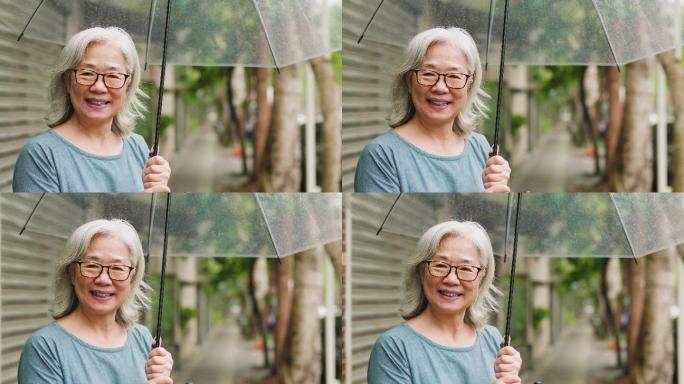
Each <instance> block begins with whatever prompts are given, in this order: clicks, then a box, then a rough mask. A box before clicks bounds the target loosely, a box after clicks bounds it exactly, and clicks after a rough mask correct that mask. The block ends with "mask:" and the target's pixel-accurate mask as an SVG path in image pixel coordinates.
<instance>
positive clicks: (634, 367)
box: [625, 260, 645, 378]
mask: <svg viewBox="0 0 684 384" xmlns="http://www.w3.org/2000/svg"><path fill="white" fill-rule="evenodd" d="M625 274H626V280H627V286H628V291H629V297H630V306H629V323H628V324H627V370H628V372H629V377H630V378H636V377H639V376H640V372H641V356H640V352H641V347H640V345H639V330H640V329H641V322H642V316H643V313H644V285H645V282H644V274H643V271H642V270H641V265H640V264H636V263H635V262H634V261H631V260H630V261H628V262H627V265H626V273H625Z"/></svg>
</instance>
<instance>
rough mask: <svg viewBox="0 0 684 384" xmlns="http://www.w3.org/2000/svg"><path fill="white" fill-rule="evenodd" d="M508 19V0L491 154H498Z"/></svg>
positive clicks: (502, 36) (505, 11)
mask: <svg viewBox="0 0 684 384" xmlns="http://www.w3.org/2000/svg"><path fill="white" fill-rule="evenodd" d="M507 19H508V0H506V3H505V6H504V20H503V33H502V34H501V60H500V62H499V89H498V91H497V96H496V125H495V127H494V144H493V145H492V153H491V155H490V157H491V156H496V155H498V154H499V121H500V120H501V99H502V88H503V82H504V61H505V60H506V20H507Z"/></svg>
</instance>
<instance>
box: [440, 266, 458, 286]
mask: <svg viewBox="0 0 684 384" xmlns="http://www.w3.org/2000/svg"><path fill="white" fill-rule="evenodd" d="M443 281H444V282H445V283H450V284H461V280H459V278H458V275H457V274H456V268H454V267H452V268H451V270H449V274H447V275H446V276H444V278H443Z"/></svg>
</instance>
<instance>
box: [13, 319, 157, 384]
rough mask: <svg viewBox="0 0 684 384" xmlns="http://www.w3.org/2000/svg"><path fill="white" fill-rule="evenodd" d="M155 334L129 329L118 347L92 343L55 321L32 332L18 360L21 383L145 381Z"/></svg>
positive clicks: (138, 327) (138, 383)
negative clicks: (122, 342)
mask: <svg viewBox="0 0 684 384" xmlns="http://www.w3.org/2000/svg"><path fill="white" fill-rule="evenodd" d="M151 349H152V335H150V331H149V330H147V328H145V327H144V326H142V325H135V326H134V327H132V328H130V329H129V330H128V339H127V340H126V344H125V345H124V346H122V347H118V348H100V347H96V346H94V345H90V344H88V343H86V342H84V341H83V340H81V339H79V338H77V337H76V336H74V335H72V334H71V333H69V332H67V331H66V330H65V329H64V328H62V326H60V325H59V324H57V323H55V322H53V323H50V324H48V325H46V326H45V327H43V328H41V329H39V330H38V331H36V333H34V334H33V335H31V337H29V338H28V340H27V341H26V344H25V345H24V350H23V351H22V352H21V358H20V360H19V384H93V383H101V384H109V383H112V384H115V383H126V384H143V383H144V382H145V380H146V374H145V363H146V362H147V355H148V353H149V352H150V350H151Z"/></svg>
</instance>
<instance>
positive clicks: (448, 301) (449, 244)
mask: <svg viewBox="0 0 684 384" xmlns="http://www.w3.org/2000/svg"><path fill="white" fill-rule="evenodd" d="M428 260H434V261H443V262H445V263H448V264H451V265H452V266H459V265H469V266H475V267H482V265H481V264H480V253H479V252H478V250H477V248H476V247H475V244H473V242H472V241H470V240H468V239H465V238H463V237H456V236H446V237H444V238H443V239H442V241H441V242H440V243H439V246H438V247H437V249H436V251H435V254H434V255H433V256H432V257H431V258H430V259H428ZM422 268H423V269H422V271H423V272H422V285H423V292H424V293H425V297H426V298H427V301H428V307H429V308H430V310H431V311H432V312H433V313H437V314H442V315H460V316H463V315H465V311H466V309H467V308H468V307H470V305H472V304H473V303H474V302H475V299H476V298H477V295H478V292H479V286H480V282H481V281H482V276H483V275H484V271H483V272H480V273H479V274H478V276H477V278H476V279H475V280H474V281H470V282H466V281H461V280H459V279H458V277H457V276H456V270H455V269H453V268H452V269H451V271H450V272H449V274H448V275H447V276H445V277H436V276H432V275H431V274H430V272H429V271H428V268H427V265H426V264H423V267H422Z"/></svg>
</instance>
